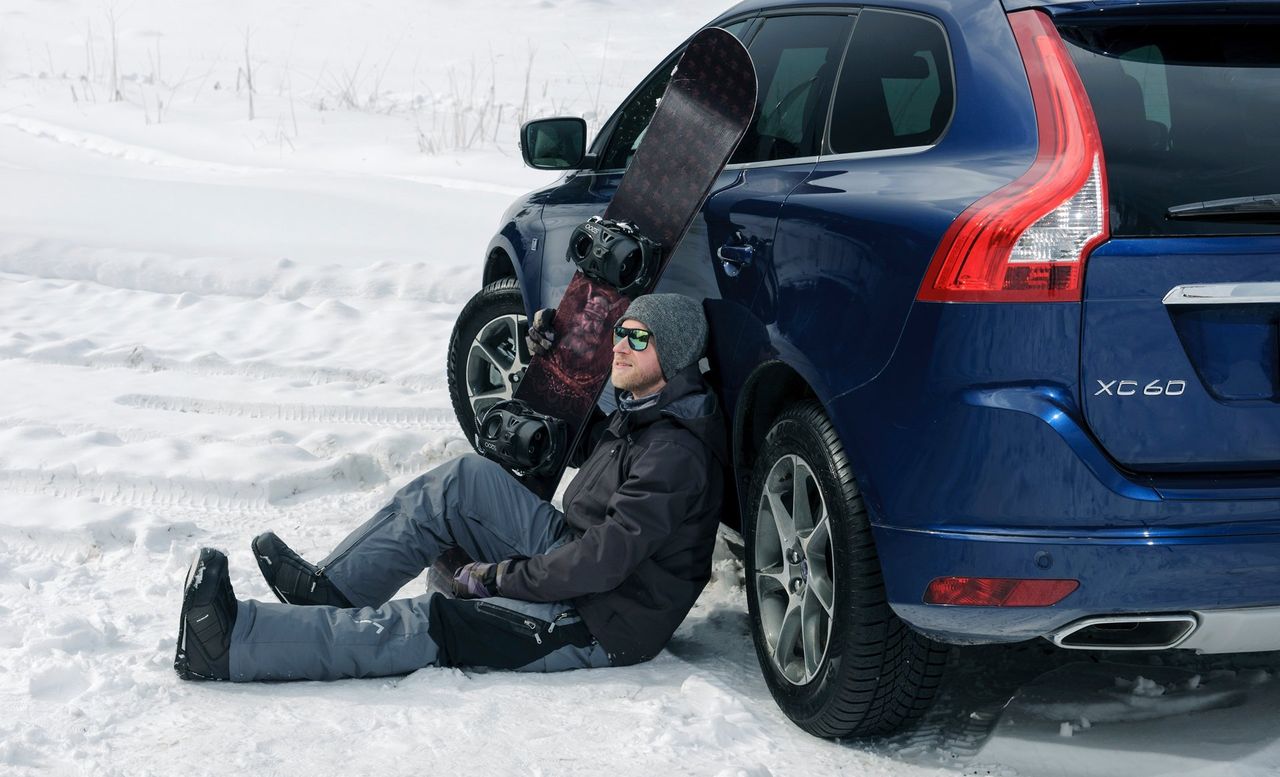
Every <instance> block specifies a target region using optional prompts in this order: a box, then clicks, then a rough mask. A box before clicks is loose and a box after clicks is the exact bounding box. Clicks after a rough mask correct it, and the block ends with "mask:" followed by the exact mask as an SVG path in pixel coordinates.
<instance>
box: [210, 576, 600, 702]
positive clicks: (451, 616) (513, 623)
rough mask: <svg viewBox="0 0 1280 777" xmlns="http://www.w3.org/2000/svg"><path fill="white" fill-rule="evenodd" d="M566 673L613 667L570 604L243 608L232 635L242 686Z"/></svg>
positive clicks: (424, 601)
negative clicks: (434, 674) (433, 672)
mask: <svg viewBox="0 0 1280 777" xmlns="http://www.w3.org/2000/svg"><path fill="white" fill-rule="evenodd" d="M441 665H444V666H465V667H494V668H498V669H513V670H516V671H521V672H560V671H565V670H568V669H585V668H594V667H603V666H608V665H609V658H608V654H607V652H606V651H605V650H604V648H603V647H601V646H600V645H599V644H598V643H597V642H596V641H595V640H594V639H591V638H590V634H588V633H587V632H586V630H585V627H584V626H583V625H582V619H581V618H580V617H579V616H578V614H577V612H576V611H575V610H574V609H573V607H572V606H571V605H570V604H568V603H565V602H545V603H542V602H522V601H517V600H514V599H505V598H501V597H495V598H493V599H480V600H475V599H466V600H464V599H449V598H447V597H444V596H441V595H440V594H427V595H423V596H418V597H414V598H412V599H397V600H395V601H391V602H387V603H386V604H384V605H382V606H381V607H377V608H374V607H362V608H358V609H356V608H352V609H339V608H337V607H299V606H295V605H287V604H264V603H260V602H252V601H245V602H240V603H239V609H238V610H237V615H236V625H235V629H234V630H233V631H232V634H231V651H230V670H231V679H232V680H233V681H235V682H248V681H252V680H337V679H340V678H344V677H382V676H386V675H401V674H408V673H409V672H412V671H414V670H416V669H421V668H423V667H426V666H441Z"/></svg>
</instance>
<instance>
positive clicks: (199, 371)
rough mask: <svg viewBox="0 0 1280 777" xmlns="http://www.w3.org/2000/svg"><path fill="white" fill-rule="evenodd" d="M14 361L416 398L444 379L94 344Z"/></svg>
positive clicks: (40, 351) (16, 355)
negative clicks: (382, 389) (389, 389)
mask: <svg viewBox="0 0 1280 777" xmlns="http://www.w3.org/2000/svg"><path fill="white" fill-rule="evenodd" d="M4 359H15V360H23V361H29V362H33V363H36V364H52V365H57V366H63V367H88V368H90V369H127V370H138V371H141V372H176V373H181V374H184V375H195V376H199V377H235V378H247V379H251V380H293V381H301V382H305V383H309V384H311V385H313V386H322V385H328V384H333V383H350V384H352V385H354V386H355V387H357V388H369V387H371V386H380V385H391V386H398V387H400V388H404V389H408V390H410V391H413V392H415V393H418V394H425V393H428V392H431V391H439V390H441V389H443V388H444V381H443V380H441V379H439V378H433V377H431V376H429V375H426V374H424V373H409V374H406V375H390V374H388V373H386V372H384V371H382V370H377V369H357V368H352V367H324V366H319V367H291V366H289V365H284V364H279V363H276V362H272V361H266V360H253V361H239V362H238V361H230V360H227V359H225V358H222V357H220V356H201V357H197V358H196V359H192V360H183V359H175V358H172V357H167V356H160V355H158V354H156V353H155V352H154V351H152V350H151V349H149V348H147V347H145V346H142V345H135V346H132V347H129V346H124V347H119V348H101V347H99V346H98V345H97V344H96V343H94V342H92V341H90V340H77V341H75V342H74V343H62V344H59V346H58V347H57V348H40V347H36V348H26V349H20V348H17V347H10V348H8V349H5V348H0V360H4Z"/></svg>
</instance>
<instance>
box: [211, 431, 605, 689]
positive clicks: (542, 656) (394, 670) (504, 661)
mask: <svg viewBox="0 0 1280 777" xmlns="http://www.w3.org/2000/svg"><path fill="white" fill-rule="evenodd" d="M569 538H570V529H569V528H568V526H567V525H566V524H565V522H564V515H563V514H562V513H561V512H560V511H559V510H557V509H555V508H554V507H553V506H552V505H551V504H550V503H548V502H544V501H542V500H540V499H538V497H536V496H535V495H534V494H533V493H532V492H530V491H529V490H528V489H526V488H525V487H524V486H522V485H520V483H519V482H517V481H516V480H515V478H513V477H511V476H510V475H509V474H507V472H506V471H505V470H503V469H502V467H501V466H499V465H498V464H496V463H494V462H492V461H489V460H488V459H485V458H483V457H481V456H477V455H468V456H463V457H461V458H458V459H455V460H453V461H451V462H448V463H446V464H443V465H441V466H439V467H437V468H435V469H433V470H431V471H430V472H428V473H426V474H425V475H422V476H420V477H418V478H417V479H416V480H414V481H413V482H411V483H409V484H408V485H407V486H405V487H404V488H402V489H401V490H400V491H399V492H398V493H397V494H396V495H395V497H394V498H392V500H391V502H390V503H389V504H387V505H386V506H385V507H383V508H382V509H381V510H379V511H378V512H377V513H376V514H375V515H374V516H373V517H372V518H371V519H369V520H368V521H367V522H365V524H364V525H363V526H361V527H360V528H358V529H356V530H355V531H354V532H352V533H351V534H350V535H349V536H348V537H347V538H346V539H345V540H343V541H342V543H341V544H340V545H338V547H337V548H336V549H335V550H334V551H333V553H331V554H330V555H329V556H328V558H326V559H325V560H324V561H322V562H320V564H319V565H318V566H321V567H323V568H324V570H325V575H326V576H327V577H328V578H329V580H331V581H332V582H333V584H334V585H335V586H337V588H338V590H340V591H342V593H343V594H344V595H345V596H346V597H347V600H348V601H350V602H351V603H352V604H353V605H354V607H353V608H351V609H341V608H338V607H303V606H296V605H287V604H274V603H271V604H268V603H262V602H254V601H241V602H240V605H239V609H238V611H237V616H236V624H235V629H234V630H233V631H232V634H231V655H230V664H231V665H230V669H231V679H232V680H234V681H237V682H246V681H251V680H302V679H307V680H334V679H339V678H343V677H379V676H386V675H398V674H407V673H409V672H412V671H414V670H416V669H420V668H422V667H425V666H441V665H446V666H459V665H462V666H493V667H498V668H504V669H514V670H518V671H535V672H555V671H561V670H565V669H579V668H588V667H601V666H607V665H608V664H609V659H608V655H607V653H606V651H605V650H604V648H602V647H601V646H600V645H599V644H597V643H596V642H595V640H594V639H591V638H590V634H589V633H587V631H586V627H585V625H583V624H582V622H581V618H580V617H579V616H578V614H577V612H576V611H575V610H574V609H573V607H572V605H570V604H569V603H567V602H551V603H535V602H525V601H518V600H515V599H507V598H503V597H494V598H491V599H480V600H462V599H451V598H447V597H444V596H442V595H440V594H438V593H433V594H426V595H423V596H416V597H413V598H411V599H398V600H395V601H388V600H389V599H390V598H391V597H392V596H393V595H394V594H395V593H396V592H397V591H399V590H400V588H401V587H402V586H403V585H405V584H406V583H408V582H409V581H410V580H412V579H414V578H415V577H417V576H418V575H419V574H420V573H421V572H422V571H423V570H424V569H426V568H427V567H429V566H431V564H432V563H433V562H434V561H435V559H436V557H437V556H439V555H440V554H441V553H444V552H445V551H447V550H449V549H451V548H455V547H457V548H461V549H462V550H464V551H465V552H466V553H467V555H468V556H470V557H471V558H472V559H474V560H476V561H501V560H503V559H506V558H511V557H513V556H534V555H537V554H540V553H545V552H546V551H548V550H550V549H552V548H554V547H556V546H557V545H559V544H561V543H563V542H566V541H568V540H569ZM557 629H558V631H557Z"/></svg>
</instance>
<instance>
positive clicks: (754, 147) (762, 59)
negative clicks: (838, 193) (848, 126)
mask: <svg viewBox="0 0 1280 777" xmlns="http://www.w3.org/2000/svg"><path fill="white" fill-rule="evenodd" d="M852 26H853V17H851V16H845V15H839V16H837V15H822V14H806V15H797V16H773V17H769V18H767V19H765V20H764V23H763V25H762V26H761V28H760V32H759V33H757V34H756V36H755V37H754V38H753V39H752V41H751V47H750V49H751V58H752V60H754V62H755V65H756V78H757V80H758V81H759V88H760V92H759V95H760V96H759V97H758V98H757V99H758V102H757V103H756V118H755V122H754V123H753V124H752V126H751V128H750V129H748V130H747V134H746V135H745V136H744V137H743V139H742V142H741V143H739V144H738V150H737V151H736V152H735V153H734V155H733V159H731V160H730V161H731V162H735V163H738V162H766V161H771V160H775V159H791V158H794V157H805V156H817V154H818V151H819V149H820V147H821V144H822V129H823V125H824V124H825V122H826V116H827V108H828V103H829V102H830V99H831V87H832V84H833V83H834V81H835V77H836V70H837V69H838V68H839V66H840V58H841V56H843V54H844V48H845V44H846V43H847V42H848V40H849V30H850V28H851V27H852Z"/></svg>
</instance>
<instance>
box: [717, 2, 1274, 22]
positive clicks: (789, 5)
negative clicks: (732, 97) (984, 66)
mask: <svg viewBox="0 0 1280 777" xmlns="http://www.w3.org/2000/svg"><path fill="white" fill-rule="evenodd" d="M997 2H999V3H1000V4H1002V5H1003V6H1004V9H1005V10H1006V11H1019V10H1022V9H1024V8H1044V9H1046V10H1051V11H1054V12H1068V13H1069V12H1081V11H1086V12H1087V11H1103V12H1105V11H1109V10H1119V9H1131V10H1140V9H1143V8H1151V9H1155V8H1168V7H1171V6H1179V5H1183V6H1202V7H1204V6H1208V7H1219V8H1228V7H1234V8H1236V9H1241V8H1243V7H1246V6H1247V7H1263V8H1276V9H1280V0H909V1H907V2H903V1H901V0H870V1H869V2H847V1H841V0H832V2H821V1H819V2H815V0H744V2H740V3H738V4H737V5H735V6H733V7H732V8H730V9H729V10H727V11H725V12H724V13H723V14H721V15H720V16H719V17H717V19H716V21H715V22H713V24H715V23H720V22H721V21H723V20H727V19H730V18H732V17H735V16H742V15H743V14H747V13H752V12H756V11H764V10H773V9H802V8H831V7H839V6H850V7H859V6H881V7H890V8H895V7H911V8H916V9H926V10H927V9H928V8H929V7H934V8H937V9H938V10H940V11H950V12H958V13H964V12H965V11H966V10H968V9H970V8H976V7H980V6H983V5H990V4H993V3H997Z"/></svg>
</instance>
